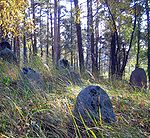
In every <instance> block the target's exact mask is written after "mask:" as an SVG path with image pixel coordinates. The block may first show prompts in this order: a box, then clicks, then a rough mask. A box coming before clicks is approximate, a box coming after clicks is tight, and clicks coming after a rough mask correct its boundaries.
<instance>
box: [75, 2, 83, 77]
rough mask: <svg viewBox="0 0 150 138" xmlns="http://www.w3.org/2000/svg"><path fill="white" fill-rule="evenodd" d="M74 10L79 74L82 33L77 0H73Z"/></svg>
mask: <svg viewBox="0 0 150 138" xmlns="http://www.w3.org/2000/svg"><path fill="white" fill-rule="evenodd" d="M74 5H75V10H76V29H77V41H78V52H79V66H80V73H81V75H83V74H84V72H85V68H84V56H83V48H82V35H81V25H80V9H79V6H78V0H74Z"/></svg>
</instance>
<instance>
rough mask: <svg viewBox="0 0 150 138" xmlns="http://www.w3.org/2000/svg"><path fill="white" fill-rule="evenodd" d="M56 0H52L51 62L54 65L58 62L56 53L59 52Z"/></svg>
mask: <svg viewBox="0 0 150 138" xmlns="http://www.w3.org/2000/svg"><path fill="white" fill-rule="evenodd" d="M57 4H58V2H57V0H55V1H54V47H53V48H54V53H53V56H54V59H53V63H54V64H55V65H57V63H58V60H59V59H58V54H59V49H58V48H59V47H58V12H57V10H58V5H57Z"/></svg>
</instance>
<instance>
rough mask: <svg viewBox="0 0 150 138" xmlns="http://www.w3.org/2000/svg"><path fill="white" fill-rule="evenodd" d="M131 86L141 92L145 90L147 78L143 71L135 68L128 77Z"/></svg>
mask: <svg viewBox="0 0 150 138" xmlns="http://www.w3.org/2000/svg"><path fill="white" fill-rule="evenodd" d="M130 84H131V86H133V87H135V88H137V89H139V90H141V89H143V88H144V89H146V88H147V76H146V73H145V71H144V69H142V68H139V67H136V68H135V70H134V71H132V73H131V76H130Z"/></svg>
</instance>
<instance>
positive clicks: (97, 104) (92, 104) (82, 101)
mask: <svg viewBox="0 0 150 138" xmlns="http://www.w3.org/2000/svg"><path fill="white" fill-rule="evenodd" d="M73 113H74V115H75V116H76V117H77V118H79V119H80V117H79V114H80V115H81V116H82V118H83V119H84V121H86V122H89V123H90V122H93V121H92V119H93V118H95V119H96V120H100V117H101V119H102V120H103V121H104V122H106V123H111V122H114V121H115V120H116V116H115V114H114V112H113V107H112V103H111V101H110V98H109V96H108V95H107V93H106V92H105V91H104V90H103V89H102V88H100V87H99V86H93V85H91V86H88V87H86V88H85V89H83V90H81V92H80V93H79V94H78V96H77V99H76V104H75V107H74V110H73Z"/></svg>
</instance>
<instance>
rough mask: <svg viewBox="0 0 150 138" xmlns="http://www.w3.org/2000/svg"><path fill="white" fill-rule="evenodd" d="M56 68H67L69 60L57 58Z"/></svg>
mask: <svg viewBox="0 0 150 138" xmlns="http://www.w3.org/2000/svg"><path fill="white" fill-rule="evenodd" d="M58 68H59V69H69V68H70V65H69V61H68V60H67V59H64V58H63V59H59V60H58Z"/></svg>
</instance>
